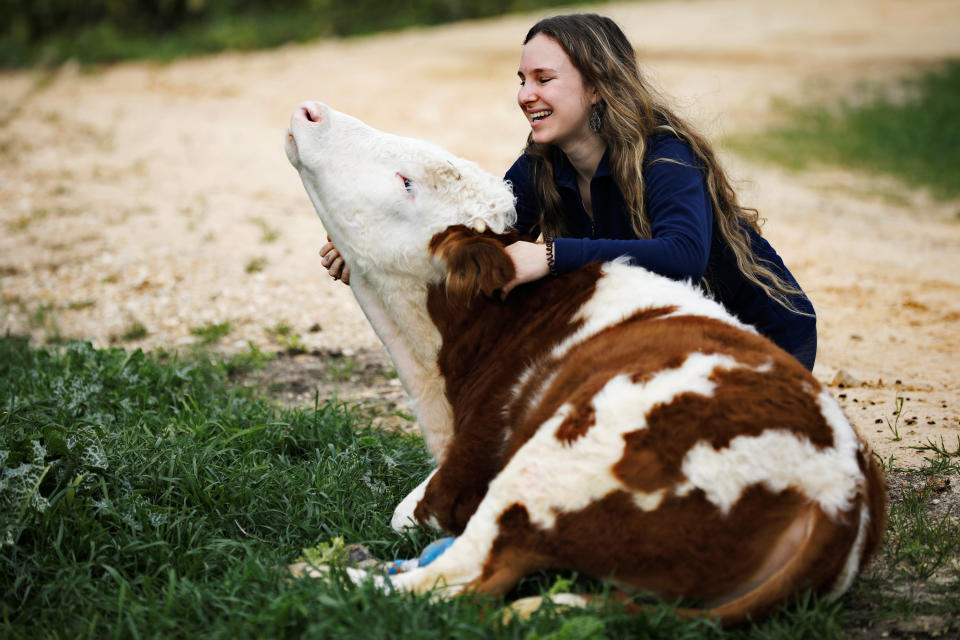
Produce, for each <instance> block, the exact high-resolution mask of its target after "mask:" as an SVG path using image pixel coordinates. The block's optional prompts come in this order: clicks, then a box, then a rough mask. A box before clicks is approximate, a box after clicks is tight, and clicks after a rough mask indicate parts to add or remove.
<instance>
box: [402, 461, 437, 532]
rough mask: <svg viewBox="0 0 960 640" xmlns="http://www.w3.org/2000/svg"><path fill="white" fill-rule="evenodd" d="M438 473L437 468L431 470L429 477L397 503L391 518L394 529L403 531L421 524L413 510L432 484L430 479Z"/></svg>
mask: <svg viewBox="0 0 960 640" xmlns="http://www.w3.org/2000/svg"><path fill="white" fill-rule="evenodd" d="M436 473H437V469H434V470H433V471H431V472H430V475H428V476H427V479H426V480H424V481H423V482H421V483H420V484H419V485H417V488H416V489H414V490H413V491H411V492H410V493H409V494H408V495H407V497H406V498H404V499H403V500H401V501H400V504H398V505H397V508H396V509H395V510H394V512H393V518H391V519H390V526H391V527H393V530H394V531H396V532H398V533H401V532H403V530H404V529H407V528H410V527H418V526H420V523H418V522H417V519H416V518H415V517H414V516H413V511H414V509H416V508H417V505H418V504H419V503H420V501H421V500H423V496H424V494H425V493H426V491H427V485H428V484H430V480H432V479H433V476H434V475H436Z"/></svg>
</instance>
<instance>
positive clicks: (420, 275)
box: [285, 102, 886, 625]
mask: <svg viewBox="0 0 960 640" xmlns="http://www.w3.org/2000/svg"><path fill="white" fill-rule="evenodd" d="M285 150H286V153H287V156H288V158H289V160H290V162H291V163H292V164H293V166H294V167H295V168H296V170H297V171H298V172H299V174H300V177H301V179H302V181H303V184H304V187H305V188H306V191H307V193H308V195H309V197H310V200H311V201H312V202H313V205H314V207H315V208H316V211H317V213H318V214H319V216H320V218H321V220H322V223H323V226H324V228H325V229H326V231H327V233H328V234H329V235H330V237H331V238H333V240H334V242H335V243H336V246H337V249H338V250H339V251H340V253H341V255H342V256H343V257H344V259H345V261H346V263H347V264H348V265H349V266H350V285H351V288H352V291H353V293H354V295H355V297H356V299H357V302H358V303H359V305H360V307H361V308H362V309H363V312H364V314H365V315H366V317H367V318H368V319H369V321H370V324H371V325H372V327H373V329H374V331H375V332H376V334H377V335H378V337H379V338H380V340H381V341H382V342H383V344H384V346H385V347H386V349H387V351H388V353H389V355H390V357H391V359H392V360H393V362H394V364H395V366H396V369H397V373H398V375H399V377H400V380H401V381H402V383H403V385H404V387H405V389H406V390H407V392H408V393H409V395H410V397H411V400H412V402H413V405H414V407H415V410H416V415H417V419H418V423H419V425H420V428H421V429H422V432H423V437H424V440H425V442H426V445H427V447H428V449H429V450H430V452H431V454H432V455H433V456H434V457H435V459H436V462H437V466H436V469H435V470H434V471H433V472H432V473H431V474H430V475H429V477H428V478H427V479H426V480H425V481H424V483H423V484H421V485H420V486H419V487H418V488H417V489H416V490H415V491H414V492H413V493H412V494H411V495H410V496H408V497H407V498H406V499H404V500H403V502H402V503H401V504H400V505H399V507H398V508H397V511H396V513H395V514H394V517H393V525H394V526H395V527H403V526H410V525H415V524H430V525H433V526H436V527H440V528H442V529H445V530H447V531H450V532H452V533H453V534H455V535H456V536H457V537H456V539H455V541H454V542H453V544H452V545H451V546H450V547H449V549H448V550H447V551H446V552H445V553H443V554H442V555H441V556H440V557H439V558H438V559H437V560H435V561H434V562H432V563H431V564H429V565H428V566H425V567H421V568H417V569H414V570H412V571H408V572H406V573H402V574H399V575H394V576H389V577H383V576H381V577H379V578H378V579H379V580H380V581H381V582H383V583H386V582H387V581H389V583H390V585H392V587H393V588H396V589H399V590H409V591H414V592H425V591H429V590H435V591H434V593H437V594H440V595H442V596H453V595H456V594H460V593H480V594H491V595H501V594H504V593H506V592H507V591H508V590H509V589H510V588H511V587H512V586H513V585H514V584H516V583H517V581H518V580H519V579H520V578H522V577H523V576H524V575H526V574H528V573H530V572H533V571H536V570H540V569H572V570H576V571H578V572H581V573H584V574H588V575H591V576H595V577H598V578H601V579H609V580H611V581H612V583H613V584H614V585H615V586H616V587H618V588H621V589H624V590H627V591H629V592H636V591H642V592H647V593H653V594H657V595H659V596H661V597H663V598H668V599H677V598H683V599H690V600H694V601H697V602H698V603H701V605H702V606H700V607H699V608H697V609H690V610H686V611H687V613H689V614H690V615H706V616H711V617H713V618H716V619H719V620H720V621H721V622H722V623H723V624H725V625H734V624H738V623H741V622H743V621H745V620H747V619H758V618H760V617H762V616H764V615H766V614H768V613H770V612H771V611H772V610H774V609H776V608H777V607H778V606H780V605H781V604H782V603H784V602H785V601H786V600H787V599H788V598H790V597H792V596H793V595H794V594H795V593H796V592H797V590H801V589H811V590H814V591H815V592H818V593H821V594H825V595H826V597H828V598H837V597H839V596H840V595H841V594H842V593H844V591H845V590H846V589H847V588H848V587H849V586H850V585H851V583H852V581H853V580H854V578H855V576H856V575H857V573H858V571H859V570H860V568H861V567H862V566H863V565H864V563H865V562H866V561H867V560H868V558H869V557H870V556H871V554H872V553H873V552H874V551H875V550H876V549H877V547H878V544H879V542H880V539H881V536H882V532H883V529H884V523H885V504H886V492H885V484H884V478H883V475H882V472H881V470H880V467H879V465H878V464H877V462H876V460H874V458H873V456H872V454H871V453H870V451H869V450H868V448H867V447H866V446H865V445H864V443H863V442H862V440H861V439H860V438H859V437H858V435H857V433H856V432H855V430H854V429H853V427H852V426H851V424H850V423H849V421H848V420H847V419H846V418H845V417H844V415H843V412H842V410H841V409H840V407H839V405H838V404H837V402H836V401H835V400H834V399H833V397H832V396H831V394H830V393H829V390H828V389H826V388H825V387H824V386H823V385H822V384H821V383H820V382H819V381H818V380H817V379H816V378H815V377H813V376H812V375H811V374H810V372H808V371H807V370H806V369H805V368H804V367H803V366H802V365H801V364H800V363H799V362H798V361H796V360H795V359H794V358H793V357H791V356H790V355H789V354H787V353H786V352H784V351H782V350H781V349H779V348H778V347H777V346H776V345H774V343H773V342H771V341H770V340H768V339H766V338H764V337H763V336H761V335H759V334H758V333H757V331H756V330H754V329H753V328H752V327H749V326H746V325H745V324H743V323H742V322H740V321H739V320H738V319H737V318H736V317H734V316H733V315H731V314H730V313H729V312H727V311H726V310H725V309H724V308H723V307H722V306H721V305H719V304H718V303H716V302H714V301H713V300H711V299H710V298H709V297H707V296H706V295H705V294H704V293H703V292H702V291H701V289H700V288H699V287H698V286H696V285H695V284H693V283H690V282H680V281H675V280H671V279H668V278H665V277H662V276H659V275H656V274H654V273H651V272H649V271H647V270H645V269H643V268H640V267H637V266H633V265H631V264H629V262H628V261H627V260H626V259H619V260H615V261H612V262H608V263H604V264H601V263H593V264H589V265H587V266H585V267H583V268H581V269H579V270H577V271H574V272H572V273H568V274H565V275H561V276H559V277H547V278H544V279H541V280H538V281H536V282H533V283H529V284H526V285H523V286H521V287H518V288H516V289H514V290H513V291H512V292H510V294H509V295H508V296H506V297H505V298H504V297H503V296H501V295H500V290H501V288H502V287H503V286H504V285H505V284H506V283H508V282H510V281H511V280H512V278H513V276H514V267H513V263H512V261H511V260H510V258H509V256H508V255H507V253H506V252H505V251H504V247H505V246H507V245H508V244H509V243H511V242H513V241H515V240H516V239H517V234H515V233H514V232H513V231H512V230H511V225H512V224H513V223H514V222H515V219H516V213H515V210H514V198H513V194H512V192H511V189H510V185H509V184H505V183H504V182H503V181H502V180H501V179H499V178H497V177H495V176H493V175H491V174H489V173H487V172H485V171H483V170H482V169H481V168H480V167H478V166H477V165H476V164H474V163H472V162H469V161H466V160H463V159H461V158H458V157H456V156H454V155H453V154H451V153H449V152H447V151H446V150H444V149H442V148H440V147H438V146H436V145H433V144H431V143H428V142H425V141H422V140H416V139H408V138H402V137H398V136H395V135H391V134H387V133H383V132H380V131H377V130H376V129H373V128H371V127H369V126H367V125H365V124H364V123H362V122H361V121H359V120H357V119H355V118H353V117H351V116H348V115H346V114H343V113H339V112H337V111H335V110H334V109H332V108H330V107H328V106H327V105H324V104H321V103H318V102H305V103H303V104H301V105H300V106H298V107H297V108H296V110H295V111H294V112H293V115H292V116H291V121H290V128H289V130H288V132H287V137H286V144H285ZM300 569H301V570H302V567H300ZM308 573H309V572H308Z"/></svg>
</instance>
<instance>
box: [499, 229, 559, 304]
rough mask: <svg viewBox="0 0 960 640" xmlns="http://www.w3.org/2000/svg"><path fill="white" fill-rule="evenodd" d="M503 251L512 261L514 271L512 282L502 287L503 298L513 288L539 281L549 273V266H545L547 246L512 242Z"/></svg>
mask: <svg viewBox="0 0 960 640" xmlns="http://www.w3.org/2000/svg"><path fill="white" fill-rule="evenodd" d="M504 251H506V252H507V255H508V256H510V259H511V260H513V268H514V269H515V270H516V275H515V276H514V277H513V280H511V281H510V282H508V283H507V284H506V285H504V287H503V297H504V298H506V297H507V294H508V293H510V291H511V290H512V289H513V288H514V287H516V286H518V285H521V284H524V283H527V282H533V281H534V280H539V279H540V278H542V277H544V276H545V275H547V274H548V273H550V266H549V265H548V264H547V246H546V245H544V244H539V243H535V242H524V241H520V242H514V243H513V244H511V245H509V246H507V247H504Z"/></svg>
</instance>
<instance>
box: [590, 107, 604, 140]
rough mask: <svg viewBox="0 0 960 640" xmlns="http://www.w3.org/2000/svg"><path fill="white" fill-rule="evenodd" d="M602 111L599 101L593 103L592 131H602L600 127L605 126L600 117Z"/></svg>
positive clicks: (591, 112)
mask: <svg viewBox="0 0 960 640" xmlns="http://www.w3.org/2000/svg"><path fill="white" fill-rule="evenodd" d="M600 112H601V109H600V104H599V103H597V104H595V105H593V107H592V108H591V109H590V131H593V132H594V133H600V128H601V127H602V126H603V121H602V120H601V119H600Z"/></svg>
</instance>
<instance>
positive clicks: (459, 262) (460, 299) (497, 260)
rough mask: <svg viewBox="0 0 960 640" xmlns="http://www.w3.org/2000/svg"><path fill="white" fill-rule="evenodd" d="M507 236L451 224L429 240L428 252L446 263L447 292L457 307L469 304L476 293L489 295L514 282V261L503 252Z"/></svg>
mask: <svg viewBox="0 0 960 640" xmlns="http://www.w3.org/2000/svg"><path fill="white" fill-rule="evenodd" d="M508 238H509V236H504V235H498V234H495V233H493V232H492V231H485V232H483V233H478V232H477V231H475V230H473V229H470V228H469V227H466V226H464V225H454V226H452V227H449V228H447V229H446V230H444V231H442V232H440V233H438V234H436V235H435V236H434V237H433V238H432V239H431V240H430V251H431V253H433V254H434V255H436V256H439V257H441V258H443V259H444V260H445V261H446V263H447V282H446V292H447V295H448V296H450V297H451V298H454V299H456V302H457V303H458V304H469V301H470V300H471V299H472V298H473V297H474V296H476V295H477V294H478V293H483V294H484V295H487V296H492V295H493V293H494V292H495V291H497V290H498V289H501V288H502V287H503V286H504V285H505V284H507V283H508V282H510V281H511V280H513V277H514V274H515V273H516V272H515V270H514V267H513V261H512V260H511V259H510V256H508V255H507V254H506V253H505V252H504V250H503V246H504V241H505V240H506V239H508Z"/></svg>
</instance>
